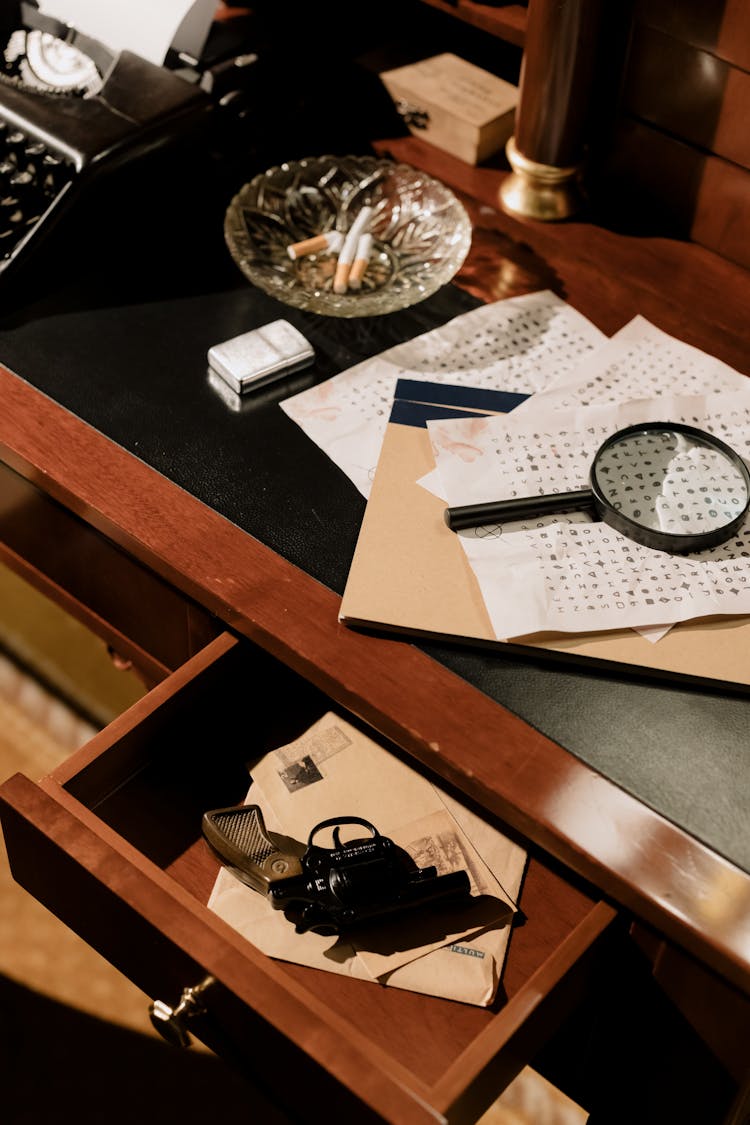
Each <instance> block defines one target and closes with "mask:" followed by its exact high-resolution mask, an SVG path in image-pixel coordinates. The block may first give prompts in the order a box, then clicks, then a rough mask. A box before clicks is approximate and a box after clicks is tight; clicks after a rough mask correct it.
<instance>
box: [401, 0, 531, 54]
mask: <svg viewBox="0 0 750 1125" xmlns="http://www.w3.org/2000/svg"><path fill="white" fill-rule="evenodd" d="M421 2H422V3H423V4H426V5H427V6H428V7H430V8H435V9H437V11H439V12H444V13H446V15H450V16H454V17H455V18H456V19H459V20H462V21H463V22H464V23H468V24H471V26H472V27H476V28H479V30H480V31H486V32H488V33H489V34H490V35H494V36H495V37H496V38H498V39H504V40H505V41H506V42H507V43H513V44H514V45H515V46H517V47H522V46H523V44H524V40H525V36H526V18H527V12H526V7H527V5H526V4H480V3H475V2H474V0H421Z"/></svg>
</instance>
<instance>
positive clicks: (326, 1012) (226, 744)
mask: <svg viewBox="0 0 750 1125" xmlns="http://www.w3.org/2000/svg"><path fill="white" fill-rule="evenodd" d="M274 700H281V701H282V702H281V703H278V704H277V703H274V702H273V701H274ZM331 707H332V703H331V700H330V699H329V698H327V697H326V696H325V695H324V694H322V693H320V692H319V691H318V690H317V689H315V688H313V687H312V686H311V685H310V684H309V683H308V682H307V681H305V680H304V679H302V678H300V677H299V676H297V675H296V674H295V673H293V672H291V671H290V670H289V669H288V668H286V667H285V666H284V665H282V664H280V663H278V662H277V661H276V660H275V659H273V658H272V657H270V656H269V655H268V654H266V653H265V652H263V651H261V650H259V649H256V648H255V647H254V646H252V645H250V644H249V643H248V642H245V641H236V640H234V639H232V638H230V637H229V636H228V635H226V634H225V635H222V636H220V637H218V638H216V640H214V641H212V642H211V644H210V645H208V646H207V647H206V648H205V649H204V650H202V651H201V652H200V653H198V654H197V655H196V656H195V657H193V659H192V660H190V661H189V662H188V663H187V664H186V665H184V666H183V667H182V668H180V669H178V671H176V672H175V673H173V674H172V675H171V676H170V677H168V679H166V680H164V681H163V682H162V683H160V684H159V685H158V686H157V687H156V688H154V689H153V691H152V692H151V693H150V694H149V695H148V696H146V697H145V698H144V699H142V700H140V701H139V702H138V703H137V704H136V705H135V706H134V707H132V708H131V709H130V710H129V711H127V712H126V713H125V714H124V715H121V716H119V717H118V718H117V719H116V720H115V721H114V722H113V723H111V724H110V726H109V727H108V728H107V729H106V730H104V731H102V732H101V733H100V734H98V735H96V736H95V738H94V739H92V741H91V742H90V743H88V744H87V745H86V746H85V747H83V748H82V749H81V750H80V751H78V752H77V753H76V754H74V755H73V756H72V757H71V758H70V759H69V760H68V761H67V762H66V763H65V764H64V765H63V766H62V767H61V768H60V769H58V770H57V771H56V772H55V773H54V774H52V775H50V776H49V777H46V778H44V779H42V781H40V782H39V784H33V783H32V782H31V781H29V780H28V779H26V778H25V777H23V776H21V775H16V776H15V777H12V778H10V779H9V780H8V781H7V782H6V783H5V784H4V785H3V786H2V788H0V812H1V813H2V823H3V829H4V833H5V838H6V843H7V848H8V853H9V857H10V861H11V866H12V869H13V874H14V877H15V878H16V879H17V881H18V882H19V883H21V884H22V885H23V886H24V887H25V888H26V889H27V890H29V891H30V892H31V893H32V894H33V895H35V896H36V897H37V898H38V899H39V900H41V901H42V902H43V903H44V904H45V905H46V906H47V907H48V908H49V909H50V910H52V911H53V912H54V913H55V914H57V915H58V916H59V917H60V918H62V920H63V921H64V922H66V923H67V924H68V925H69V926H71V928H73V929H74V930H76V931H77V932H78V933H79V934H80V935H81V936H82V937H83V938H84V939H85V940H86V941H87V942H89V943H90V944H91V945H92V946H94V948H96V949H98V950H99V951H100V952H101V953H102V954H103V955H104V956H105V957H107V958H108V959H109V960H110V961H111V962H112V963H113V964H114V965H115V966H117V968H118V969H120V970H121V971H122V972H123V973H125V974H126V975H127V976H128V977H130V978H131V979H132V980H133V981H134V982H135V983H136V984H137V985H138V986H139V987H140V988H141V989H142V990H143V991H144V992H145V993H146V994H147V995H149V996H152V997H154V998H158V999H160V1000H163V1001H164V1002H165V1003H167V1004H169V1005H171V1006H172V1007H174V1006H176V1004H177V1002H178V1000H179V998H180V996H181V994H182V992H183V989H185V988H186V987H193V986H196V985H198V984H200V983H202V982H203V981H204V980H205V979H206V978H209V980H210V983H209V985H208V986H207V987H206V988H205V990H204V991H203V992H202V994H201V1000H202V1006H203V1011H202V1012H200V1013H199V1014H197V1015H196V1016H195V1017H194V1018H193V1019H192V1020H191V1022H190V1025H189V1030H190V1031H191V1032H194V1033H195V1035H196V1036H198V1037H199V1038H200V1039H202V1040H203V1041H204V1042H206V1043H207V1044H208V1045H209V1046H210V1047H212V1048H213V1049H214V1050H216V1051H217V1052H218V1053H220V1054H223V1055H225V1056H226V1057H228V1058H230V1059H231V1060H232V1061H233V1062H235V1063H236V1064H237V1065H239V1066H240V1067H241V1068H243V1069H244V1070H245V1071H246V1072H247V1073H248V1075H249V1076H251V1077H252V1078H253V1081H254V1082H256V1083H257V1084H259V1085H261V1086H265V1087H267V1088H268V1089H269V1090H270V1092H271V1094H272V1096H273V1097H274V1098H275V1099H276V1100H277V1101H278V1102H279V1103H280V1104H281V1105H282V1106H283V1107H284V1108H285V1109H286V1110H287V1112H289V1113H291V1114H292V1115H294V1114H295V1113H298V1114H299V1115H300V1118H301V1120H304V1121H305V1122H306V1123H312V1122H317V1121H318V1120H320V1121H325V1122H327V1123H328V1125H330V1123H331V1122H347V1123H348V1122H354V1121H356V1122H357V1125H360V1123H365V1122H368V1121H387V1122H392V1123H393V1125H412V1123H413V1125H418V1123H421V1122H424V1123H427V1122H433V1123H434V1122H437V1121H449V1122H469V1121H474V1120H475V1119H476V1118H477V1117H478V1116H479V1115H480V1114H481V1112H482V1111H483V1110H484V1108H485V1107H486V1106H487V1105H488V1104H489V1103H490V1102H491V1101H492V1100H494V1098H496V1097H497V1095H498V1094H499V1093H500V1091H501V1090H502V1089H503V1088H504V1086H505V1085H506V1084H507V1083H508V1082H509V1081H510V1080H511V1079H512V1078H513V1077H514V1075H515V1074H516V1073H517V1072H518V1070H519V1069H520V1068H521V1067H522V1066H523V1065H524V1063H525V1062H527V1061H528V1060H529V1058H530V1057H531V1055H532V1054H533V1053H534V1052H535V1050H536V1049H538V1047H539V1046H541V1044H542V1043H543V1042H544V1041H545V1039H546V1038H547V1037H548V1036H549V1035H550V1034H551V1033H552V1031H553V1030H554V1029H555V1027H556V1026H557V1025H558V1024H559V1022H560V1020H561V1019H562V1018H563V1017H564V1016H565V1015H566V1013H567V1012H568V1011H570V1010H571V1009H572V1007H573V1006H574V1005H575V1003H576V1001H577V1000H578V999H579V998H580V997H581V996H582V995H583V994H584V990H585V988H586V985H587V983H588V982H589V981H590V980H591V979H593V977H592V974H594V973H595V972H596V970H597V968H599V967H600V966H601V963H602V955H603V954H604V952H605V951H606V948H607V944H608V943H607V940H606V934H607V931H608V930H609V929H610V924H611V923H612V922H613V920H614V917H615V915H614V912H613V911H612V910H611V909H610V907H609V906H607V905H605V904H604V903H600V902H596V901H595V900H594V898H590V897H588V896H587V894H586V893H584V892H583V891H582V890H581V889H579V888H578V887H576V886H574V885H573V884H572V883H569V882H568V881H567V880H566V879H564V878H563V877H561V876H560V875H559V874H557V873H556V872H555V871H553V870H552V869H551V868H549V867H547V866H546V865H545V864H544V863H543V862H542V861H541V860H539V859H537V858H535V857H532V858H530V860H529V864H528V868H527V872H526V876H525V879H524V884H523V890H522V894H521V900H520V907H521V912H522V913H521V914H520V915H519V917H520V918H522V924H520V925H517V926H515V927H514V930H513V932H512V935H511V940H510V946H509V952H508V957H507V960H506V964H505V969H504V973H503V979H502V984H501V988H500V990H499V994H498V998H497V1000H496V1002H495V1004H494V1005H493V1007H492V1008H490V1009H483V1008H477V1007H473V1006H470V1005H465V1004H458V1003H455V1002H452V1001H444V1000H439V999H436V998H434V997H428V996H422V995H420V994H417V993H411V992H406V991H403V990H399V989H395V988H393V989H389V988H381V987H379V986H376V985H374V984H371V983H367V982H363V981H359V980H353V979H350V978H348V977H343V976H338V975H334V974H330V973H323V972H320V971H317V970H314V969H310V968H305V967H302V966H297V965H291V964H287V963H284V962H280V961H274V960H271V959H269V958H267V957H265V956H263V955H262V954H260V953H259V952H258V951H257V950H255V949H254V948H253V947H252V946H251V945H250V944H249V943H248V942H247V941H245V940H244V939H243V938H242V937H241V936H240V935H239V934H237V933H236V932H235V931H234V930H233V929H232V928H231V927H229V926H228V925H227V924H226V923H224V922H223V921H222V920H221V919H220V918H218V917H217V916H216V915H214V914H213V913H212V912H210V911H209V910H208V909H207V907H206V905H205V904H206V902H207V899H208V895H209V892H210V890H211V887H212V885H213V882H214V880H215V877H216V874H217V863H216V861H215V860H214V859H213V858H212V857H211V856H210V854H209V852H208V848H207V847H206V845H205V843H204V841H203V840H202V838H201V833H200V824H201V815H202V813H203V812H204V811H205V810H206V809H209V808H219V807H222V806H228V805H231V804H234V803H237V802H239V801H241V800H243V798H244V795H245V793H246V791H247V786H248V774H247V764H248V762H249V761H250V760H251V759H252V758H254V757H256V756H258V755H259V754H262V753H265V752H266V751H267V750H270V749H272V748H274V747H276V746H279V745H282V744H284V743H285V742H288V741H290V740H291V739H293V738H294V737H296V736H297V735H299V734H300V733H302V731H303V730H305V729H307V727H308V726H309V725H310V724H311V723H312V722H314V721H315V720H316V719H318V718H319V717H320V716H321V715H322V714H324V713H325V712H326V711H328V710H329V709H331ZM334 709H338V708H336V707H335V705H334ZM338 710H339V713H340V709H338ZM346 717H347V718H348V719H349V721H351V722H354V723H356V719H355V718H354V717H352V716H348V715H347V716H346ZM370 733H371V732H370ZM391 750H392V751H393V752H394V753H395V752H396V751H395V749H394V748H391ZM29 940H33V935H32V936H31V937H30V938H29ZM316 1106H318V1107H320V1108H319V1109H316V1108H315V1107H316Z"/></svg>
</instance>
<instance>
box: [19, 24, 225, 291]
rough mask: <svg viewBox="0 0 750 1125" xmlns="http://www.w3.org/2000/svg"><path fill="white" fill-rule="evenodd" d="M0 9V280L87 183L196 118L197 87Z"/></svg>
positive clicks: (200, 97)
mask: <svg viewBox="0 0 750 1125" xmlns="http://www.w3.org/2000/svg"><path fill="white" fill-rule="evenodd" d="M2 7H3V12H2V14H0V44H1V46H0V280H2V281H3V282H4V281H5V280H6V277H7V276H8V275H9V274H10V275H14V274H15V267H16V266H17V265H18V264H20V263H21V262H22V261H23V262H26V261H28V258H29V256H30V254H31V252H32V250H34V248H35V247H36V246H37V245H38V244H39V243H40V242H41V241H43V239H44V236H45V235H46V234H47V233H48V232H49V231H50V230H51V229H52V227H53V226H55V225H57V223H58V222H59V220H60V218H61V217H62V216H63V215H65V214H67V213H68V211H69V210H70V209H71V207H72V205H73V204H74V203H77V202H78V200H79V199H80V197H81V195H82V194H83V193H84V192H85V191H86V190H87V188H88V187H89V185H90V184H91V183H92V182H93V181H95V180H97V181H98V179H99V177H100V176H101V175H102V174H104V173H109V172H112V171H113V170H115V169H117V168H120V167H121V166H122V165H123V164H126V163H130V162H131V161H132V160H133V159H134V158H138V157H140V156H142V155H145V154H147V153H149V152H153V151H155V150H157V149H160V148H162V147H164V146H166V145H168V144H172V143H173V142H174V141H175V139H177V138H179V137H180V136H185V135H186V134H187V133H188V132H189V131H192V130H193V129H195V128H196V127H197V126H198V125H199V123H200V122H201V121H202V120H203V119H205V118H206V116H207V114H208V113H209V111H210V110H211V108H212V101H211V98H210V97H209V96H208V95H207V93H206V92H205V90H204V89H202V88H201V86H200V85H199V84H196V83H191V82H189V81H187V80H186V79H185V78H184V77H183V76H182V74H180V73H179V72H177V71H175V70H170V69H168V68H167V67H160V66H157V65H155V64H154V63H151V62H148V61H147V60H145V59H142V58H141V57H140V56H138V55H136V54H133V53H131V52H128V51H121V52H119V53H116V54H114V53H112V52H111V51H110V50H108V49H107V48H106V47H104V46H103V45H102V44H101V43H98V42H96V41H95V40H93V39H91V38H88V37H87V36H86V35H85V34H82V33H80V32H78V31H76V30H75V29H74V28H71V27H69V26H68V25H66V24H62V23H60V22H59V21H58V20H55V19H52V18H50V17H48V16H46V15H44V14H43V13H41V12H40V11H39V10H38V8H37V7H36V5H35V4H33V3H31V2H21V3H18V4H7V3H6V2H3V5H2Z"/></svg>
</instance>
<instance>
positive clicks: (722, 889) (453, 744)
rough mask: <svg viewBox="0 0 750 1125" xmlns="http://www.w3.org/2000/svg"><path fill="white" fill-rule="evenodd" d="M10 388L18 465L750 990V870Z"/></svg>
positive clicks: (17, 383) (117, 452)
mask: <svg viewBox="0 0 750 1125" xmlns="http://www.w3.org/2000/svg"><path fill="white" fill-rule="evenodd" d="M0 397H1V398H2V401H3V405H4V410H3V413H2V417H0V456H1V457H2V459H3V460H4V461H5V463H6V464H7V465H8V466H9V467H10V468H12V469H14V470H15V471H16V472H18V473H20V474H21V475H22V476H24V477H25V478H26V479H28V480H30V481H31V482H32V483H33V484H35V485H36V486H37V487H39V488H40V489H41V490H42V491H43V492H45V493H46V494H47V495H49V496H50V497H52V498H53V499H54V500H56V501H58V502H59V503H61V504H62V505H63V506H65V507H66V508H68V509H69V510H70V511H72V512H73V513H75V514H76V515H77V516H79V517H80V518H81V519H83V520H85V521H86V522H87V523H89V524H90V525H91V526H92V527H95V528H96V529H97V530H98V531H99V532H101V533H102V534H103V535H105V536H107V537H108V538H109V539H110V540H112V541H113V542H115V543H117V544H118V545H119V546H120V547H122V548H123V549H124V550H126V551H128V552H129V553H131V554H132V555H133V557H134V558H136V559H138V560H139V561H140V562H141V563H143V564H144V565H146V566H148V567H150V568H151V569H153V570H154V571H155V572H156V573H158V574H159V575H160V576H161V577H162V578H164V579H166V580H167V581H169V582H171V583H172V584H173V585H174V586H175V587H176V588H178V589H180V590H181V591H182V592H183V593H185V594H186V595H188V596H189V597H191V598H194V599H196V600H197V601H199V602H201V603H202V604H203V605H204V606H205V607H206V608H207V609H208V610H209V611H210V612H212V613H215V614H216V615H217V616H218V617H219V618H220V619H221V620H223V621H224V622H225V623H226V624H227V626H229V627H230V628H231V629H233V630H234V631H236V632H238V633H239V634H242V635H244V636H246V637H248V638H249V639H250V640H252V641H254V642H256V643H258V644H260V645H261V646H263V647H264V648H265V649H267V650H268V651H270V652H271V653H273V654H274V655H275V656H277V657H278V658H280V659H281V660H284V661H286V662H287V663H288V664H289V665H290V666H291V667H293V668H294V669H295V670H297V671H299V672H300V673H301V674H303V675H305V676H307V677H308V678H309V679H310V680H311V681H312V682H314V683H316V684H317V685H318V686H320V687H321V688H322V689H323V690H325V691H327V692H328V693H329V694H330V695H331V697H332V699H334V700H335V701H337V702H338V703H340V704H341V706H343V707H346V708H349V709H350V710H351V711H352V712H353V713H354V714H356V715H358V716H359V717H361V718H362V719H363V720H365V721H366V722H368V723H369V724H370V725H371V726H372V727H373V728H374V729H376V730H377V731H379V732H380V733H381V734H382V735H384V736H385V737H387V738H389V739H391V740H392V741H393V742H395V743H396V744H398V745H399V746H401V747H402V748H403V749H404V750H405V752H406V753H408V754H410V755H412V756H413V757H414V758H416V759H417V760H419V761H420V762H422V763H423V764H424V765H425V766H427V767H428V768H429V769H432V770H434V771H436V772H437V774H438V775H440V776H443V777H445V778H446V779H447V780H448V781H449V782H450V783H453V784H455V785H456V786H457V788H458V789H459V790H461V791H462V792H464V793H466V794H468V795H469V796H470V797H472V798H474V799H475V800H477V801H478V802H479V803H480V804H482V805H483V806H484V807H485V808H487V809H488V810H489V811H490V812H492V813H494V814H496V815H497V816H499V817H500V818H502V819H503V820H504V821H505V822H507V823H508V824H509V825H510V826H511V827H512V828H514V829H515V830H517V831H519V832H521V833H522V834H523V835H525V836H526V837H527V838H528V839H529V840H531V841H533V842H534V843H535V844H537V845H539V846H540V847H541V848H543V849H544V850H545V851H547V852H549V853H550V854H551V855H553V856H555V857H556V858H557V859H559V860H560V861H561V862H562V863H563V864H565V865H566V866H568V867H569V868H571V869H572V870H574V871H576V872H577V873H578V874H579V875H581V876H582V877H584V878H586V879H587V880H589V881H591V882H592V883H593V884H594V885H595V886H597V887H598V888H600V889H601V891H602V893H603V894H604V896H606V897H609V898H610V899H611V900H613V901H614V902H615V903H619V904H621V905H622V906H624V907H625V908H626V909H627V910H628V911H632V912H633V913H634V914H636V915H637V916H639V917H640V918H642V919H643V920H645V921H646V922H648V923H650V924H652V925H653V926H654V927H656V928H657V929H658V930H659V931H660V932H662V933H663V934H664V935H665V936H667V937H668V938H671V939H672V940H674V941H676V942H677V943H678V944H680V945H682V946H683V947H684V948H685V949H687V950H688V951H689V952H691V953H693V954H694V955H695V956H697V957H698V958H699V959H700V960H702V961H703V962H704V963H705V964H706V965H708V966H709V967H711V968H713V969H714V970H716V971H717V972H719V973H720V974H721V975H723V976H725V977H726V978H727V979H728V980H730V981H731V982H732V983H734V984H735V985H737V986H738V987H739V988H741V989H743V990H745V991H747V992H750V929H749V926H750V922H749V921H748V919H750V875H748V874H747V873H745V872H743V871H741V870H739V869H738V868H736V867H734V866H732V865H731V864H730V863H728V862H727V861H726V860H725V859H723V858H722V857H721V856H719V855H717V854H716V853H715V852H713V851H712V850H711V849H710V848H708V847H706V846H705V845H703V844H702V843H700V842H699V841H697V840H694V839H693V838H691V837H690V836H688V835H687V834H686V833H685V832H683V831H682V830H681V829H679V828H677V827H676V826H675V825H673V824H671V823H670V822H668V821H666V820H665V819H664V818H663V817H661V816H660V815H658V814H657V813H655V812H653V811H652V810H650V809H649V808H647V807H646V806H644V805H642V804H641V803H640V802H639V801H637V800H636V799H634V798H633V797H631V796H629V795H628V794H627V793H625V792H624V791H623V790H621V789H619V788H618V787H617V786H615V785H613V784H612V783H611V782H609V781H607V780H606V779H605V778H603V777H601V776H600V775H598V774H596V773H594V771H592V770H591V769H589V768H588V767H587V766H585V765H584V764H583V763H582V762H580V761H579V760H578V759H576V758H574V757H573V756H572V755H571V754H569V753H568V752H567V751H566V750H564V749H563V748H562V747H560V746H558V745H557V744H556V743H554V742H552V741H551V740H549V739H547V738H546V737H544V736H543V735H541V734H540V733H539V732H538V731H536V730H534V729H533V728H531V727H529V726H528V725H527V724H525V723H524V722H523V721H522V720H521V719H519V718H518V717H517V716H515V715H513V714H512V713H510V712H509V711H507V710H505V709H504V708H503V707H501V706H499V705H498V704H497V703H495V702H494V701H493V700H491V699H490V698H489V697H488V696H486V695H484V694H483V693H481V692H479V691H478V690H476V689H475V688H474V687H472V686H471V685H470V684H468V683H467V682H465V681H463V680H461V679H460V678H459V677H457V676H455V675H454V674H453V673H451V672H450V671H448V670H447V669H445V668H444V667H442V666H441V665H439V664H438V663H436V662H435V661H433V660H431V659H430V658H429V657H428V656H426V655H425V654H424V653H423V652H421V651H420V650H419V649H417V648H415V647H414V646H413V645H411V644H409V643H407V642H404V641H400V640H393V639H387V638H378V637H368V636H364V635H361V634H358V633H355V632H353V631H351V630H348V629H347V628H346V627H345V626H343V625H341V624H340V623H339V622H338V619H337V613H338V605H339V598H338V596H337V595H335V594H334V593H333V592H332V591H330V590H328V589H327V588H325V587H323V586H322V585H320V584H319V583H318V582H316V581H315V580H314V579H312V578H310V577H309V576H308V575H306V574H305V573H303V572H302V571H300V570H298V569H297V568H296V567H294V566H292V565H291V564H290V563H288V562H286V561H285V560H284V559H282V558H280V557H279V556H277V555H275V554H274V553H273V552H272V551H271V550H269V549H268V548H267V547H265V546H263V545H262V544H261V543H259V542H258V541H257V540H255V539H253V538H252V537H251V536H249V535H247V534H246V533H244V532H243V531H241V530H240V529H239V528H237V527H236V526H235V525H233V524H231V523H229V522H228V521H227V520H225V519H224V518H223V517H221V516H219V515H217V514H216V513H215V512H213V511H212V510H211V509H209V508H208V507H207V506H205V505H204V504H202V503H201V502H200V501H198V500H196V499H195V498H194V497H192V496H190V495H189V494H187V493H186V492H184V491H183V490H181V489H179V488H178V487H177V486H176V485H173V484H171V483H170V482H169V481H168V480H166V478H164V477H163V476H162V475H161V474H159V473H157V472H156V471H155V470H152V469H150V468H149V467H148V466H147V465H145V464H144V463H143V462H141V461H139V460H138V459H137V458H135V457H133V456H132V455H131V454H129V453H128V452H127V451H125V450H124V449H122V448H121V447H120V446H117V445H115V444H114V443H113V442H111V441H110V440H109V439H107V438H106V437H104V436H103V435H102V434H100V433H98V432H97V431H96V430H94V429H92V428H91V427H90V426H88V425H86V424H85V423H83V422H81V421H80V420H79V419H77V418H76V417H74V416H73V415H72V414H70V413H69V412H68V411H67V410H65V409H64V408H62V407H60V406H59V405H57V404H56V403H54V402H53V401H52V400H50V399H49V398H47V397H46V396H45V395H43V394H41V393H40V392H38V391H36V390H35V389H34V388H33V387H31V386H29V385H28V384H26V383H25V382H23V381H22V380H20V379H18V378H17V377H16V376H14V375H13V374H12V373H10V372H8V371H7V370H6V369H4V368H2V367H0ZM144 498H145V500H146V502H143V501H144ZM436 699H440V701H441V706H440V707H439V708H437V707H436V706H435V700H436ZM466 716H471V717H472V719H471V725H470V728H468V727H467V722H466Z"/></svg>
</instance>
